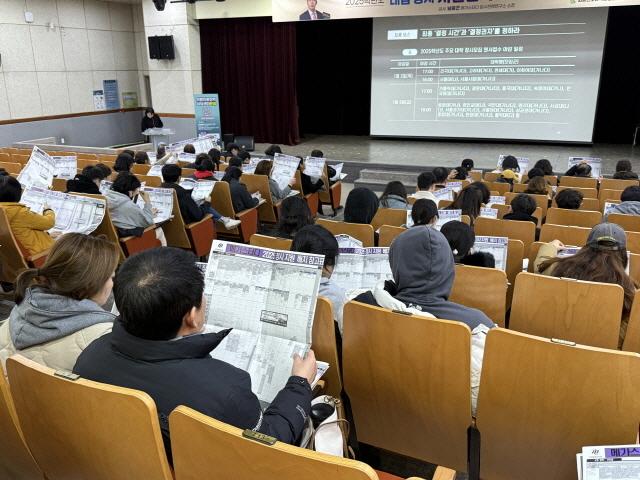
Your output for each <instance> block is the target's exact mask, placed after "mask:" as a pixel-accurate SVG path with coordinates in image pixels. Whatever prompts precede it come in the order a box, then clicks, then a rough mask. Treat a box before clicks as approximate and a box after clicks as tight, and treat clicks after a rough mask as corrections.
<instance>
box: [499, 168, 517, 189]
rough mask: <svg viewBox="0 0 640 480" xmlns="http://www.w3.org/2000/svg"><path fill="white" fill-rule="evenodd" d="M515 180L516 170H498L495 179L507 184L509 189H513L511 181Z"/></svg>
mask: <svg viewBox="0 0 640 480" xmlns="http://www.w3.org/2000/svg"><path fill="white" fill-rule="evenodd" d="M516 180H517V178H516V172H514V171H513V170H503V171H502V172H500V176H499V177H498V179H497V180H496V181H497V182H498V183H507V184H509V191H510V192H511V191H513V183H514V182H515V181H516Z"/></svg>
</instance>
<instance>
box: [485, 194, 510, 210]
mask: <svg viewBox="0 0 640 480" xmlns="http://www.w3.org/2000/svg"><path fill="white" fill-rule="evenodd" d="M506 202H507V197H505V196H502V195H491V196H490V197H489V203H488V204H487V207H491V206H492V205H506Z"/></svg>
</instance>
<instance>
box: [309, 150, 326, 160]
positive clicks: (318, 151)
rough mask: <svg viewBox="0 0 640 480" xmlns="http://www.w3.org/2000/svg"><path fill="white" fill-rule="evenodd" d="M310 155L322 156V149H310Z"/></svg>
mask: <svg viewBox="0 0 640 480" xmlns="http://www.w3.org/2000/svg"><path fill="white" fill-rule="evenodd" d="M311 156H312V157H314V158H324V153H322V150H311Z"/></svg>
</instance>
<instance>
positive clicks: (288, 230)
mask: <svg viewBox="0 0 640 480" xmlns="http://www.w3.org/2000/svg"><path fill="white" fill-rule="evenodd" d="M307 225H313V217H312V216H311V210H309V205H307V201H306V200H304V199H302V198H300V197H297V196H296V197H287V198H285V199H284V200H283V201H282V204H281V205H280V216H279V218H278V226H277V231H276V235H277V236H278V237H281V238H294V236H295V235H296V233H298V231H299V230H301V229H302V228H304V227H306V226H307Z"/></svg>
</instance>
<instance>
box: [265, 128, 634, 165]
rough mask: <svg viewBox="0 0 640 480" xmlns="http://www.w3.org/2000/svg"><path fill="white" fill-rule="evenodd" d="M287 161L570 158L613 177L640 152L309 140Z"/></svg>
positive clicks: (560, 161) (605, 147) (561, 161)
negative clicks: (316, 154)
mask: <svg viewBox="0 0 640 480" xmlns="http://www.w3.org/2000/svg"><path fill="white" fill-rule="evenodd" d="M268 146H269V145H268V144H262V143H258V144H256V154H258V153H260V154H261V153H262V152H264V150H265V149H266V148H267V147H268ZM282 149H283V151H284V152H285V153H288V154H291V155H302V156H307V155H309V154H310V153H311V150H313V149H319V150H322V151H323V152H324V155H325V157H326V158H329V159H331V160H340V161H343V160H344V161H354V162H363V163H371V164H372V167H373V164H381V165H386V166H387V167H388V166H389V165H402V166H405V167H406V166H416V167H419V166H429V167H437V166H443V167H454V166H457V165H460V162H461V161H462V159H464V158H472V159H473V160H474V161H475V165H476V168H485V169H489V168H495V166H496V163H497V161H498V156H499V155H515V156H518V157H527V158H529V159H530V160H531V165H533V163H535V161H536V160H539V159H541V158H546V159H548V160H549V161H550V162H551V163H552V164H553V166H554V171H556V172H564V171H566V170H567V160H568V158H569V157H598V158H602V161H603V172H604V173H605V174H612V173H613V172H614V171H615V164H616V162H617V161H618V160H622V159H627V160H631V162H632V164H633V166H634V170H636V171H638V172H640V146H638V147H636V148H632V147H631V144H628V145H613V144H595V145H591V146H581V145H549V144H539V143H537V144H536V143H533V144H524V143H520V144H515V143H514V144H510V143H486V142H477V143H476V142H444V141H430V140H413V139H412V140H395V139H394V140H391V139H372V138H370V137H356V136H332V135H318V136H314V135H308V136H307V137H306V138H304V139H303V140H302V142H301V143H300V144H299V145H296V146H293V147H290V146H286V145H284V146H283V148H282Z"/></svg>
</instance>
